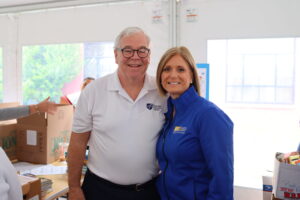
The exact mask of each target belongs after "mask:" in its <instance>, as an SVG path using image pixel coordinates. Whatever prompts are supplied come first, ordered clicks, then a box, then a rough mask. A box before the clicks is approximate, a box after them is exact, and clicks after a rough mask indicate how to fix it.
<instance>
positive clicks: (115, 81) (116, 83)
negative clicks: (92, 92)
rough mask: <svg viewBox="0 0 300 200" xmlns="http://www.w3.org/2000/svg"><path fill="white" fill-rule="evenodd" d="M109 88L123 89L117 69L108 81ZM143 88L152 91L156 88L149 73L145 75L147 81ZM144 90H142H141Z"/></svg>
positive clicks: (111, 89) (114, 89) (113, 89)
mask: <svg viewBox="0 0 300 200" xmlns="http://www.w3.org/2000/svg"><path fill="white" fill-rule="evenodd" d="M107 89H108V90H110V91H121V90H123V88H122V85H121V82H120V79H119V76H118V71H115V72H114V73H113V75H112V77H111V81H109V82H108V85H107ZM142 90H145V91H150V90H156V84H155V83H153V82H151V81H150V76H149V75H148V74H146V75H145V82H144V86H143V88H142ZM141 92H142V91H141Z"/></svg>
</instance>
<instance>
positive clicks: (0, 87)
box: [0, 48, 3, 102]
mask: <svg viewBox="0 0 300 200" xmlns="http://www.w3.org/2000/svg"><path fill="white" fill-rule="evenodd" d="M0 102H3V54H2V48H0Z"/></svg>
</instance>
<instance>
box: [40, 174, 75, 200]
mask: <svg viewBox="0 0 300 200" xmlns="http://www.w3.org/2000/svg"><path fill="white" fill-rule="evenodd" d="M38 177H43V178H48V179H51V180H52V181H53V184H52V191H51V192H48V193H47V194H46V195H45V196H42V200H54V199H57V198H58V197H61V196H64V195H66V194H67V193H68V191H69V186H68V175H67V174H54V175H39V176H38Z"/></svg>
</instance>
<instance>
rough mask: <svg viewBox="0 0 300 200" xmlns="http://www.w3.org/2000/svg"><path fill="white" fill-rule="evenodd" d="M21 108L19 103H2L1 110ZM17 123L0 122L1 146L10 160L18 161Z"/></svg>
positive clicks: (13, 121) (12, 121)
mask: <svg viewBox="0 0 300 200" xmlns="http://www.w3.org/2000/svg"><path fill="white" fill-rule="evenodd" d="M16 106H19V103H16V102H15V103H1V104H0V109H1V108H9V107H16ZM16 123H17V121H16V120H15V119H13V120H6V121H0V146H1V147H2V148H3V150H4V151H5V153H6V154H7V156H8V158H9V159H10V160H16V159H17V152H16V143H17V138H16V137H17V134H16V132H17V127H16Z"/></svg>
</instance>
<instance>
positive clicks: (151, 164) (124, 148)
mask: <svg viewBox="0 0 300 200" xmlns="http://www.w3.org/2000/svg"><path fill="white" fill-rule="evenodd" d="M165 106H166V99H165V98H162V97H161V96H159V94H158V92H157V89H156V84H155V80H154V78H153V77H150V76H148V75H146V78H145V83H144V87H143V88H142V90H141V91H140V94H139V96H138V97H137V99H136V100H135V101H133V100H132V99H131V98H130V97H129V95H128V94H127V93H126V92H125V90H124V89H123V88H122V86H121V84H120V81H119V78H118V75H117V72H115V73H113V74H110V75H107V76H105V77H103V78H100V79H97V80H95V81H93V82H92V83H90V84H89V85H88V86H87V87H86V88H85V89H84V90H83V91H82V93H81V95H80V97H79V100H78V103H77V107H76V109H75V116H74V122H73V132H75V133H83V132H88V131H91V137H90V140H89V146H90V153H89V162H88V167H89V169H90V170H91V171H92V172H93V173H95V174H96V175H97V176H100V177H102V178H104V179H107V180H109V181H111V182H114V183H117V184H122V185H128V184H137V183H144V182H147V181H148V180H150V179H152V178H153V177H154V176H156V175H157V171H158V169H157V164H156V158H155V146H156V140H157V137H158V133H159V131H160V129H161V127H162V125H163V123H164V115H163V113H164V111H165V108H166V107H165Z"/></svg>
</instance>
